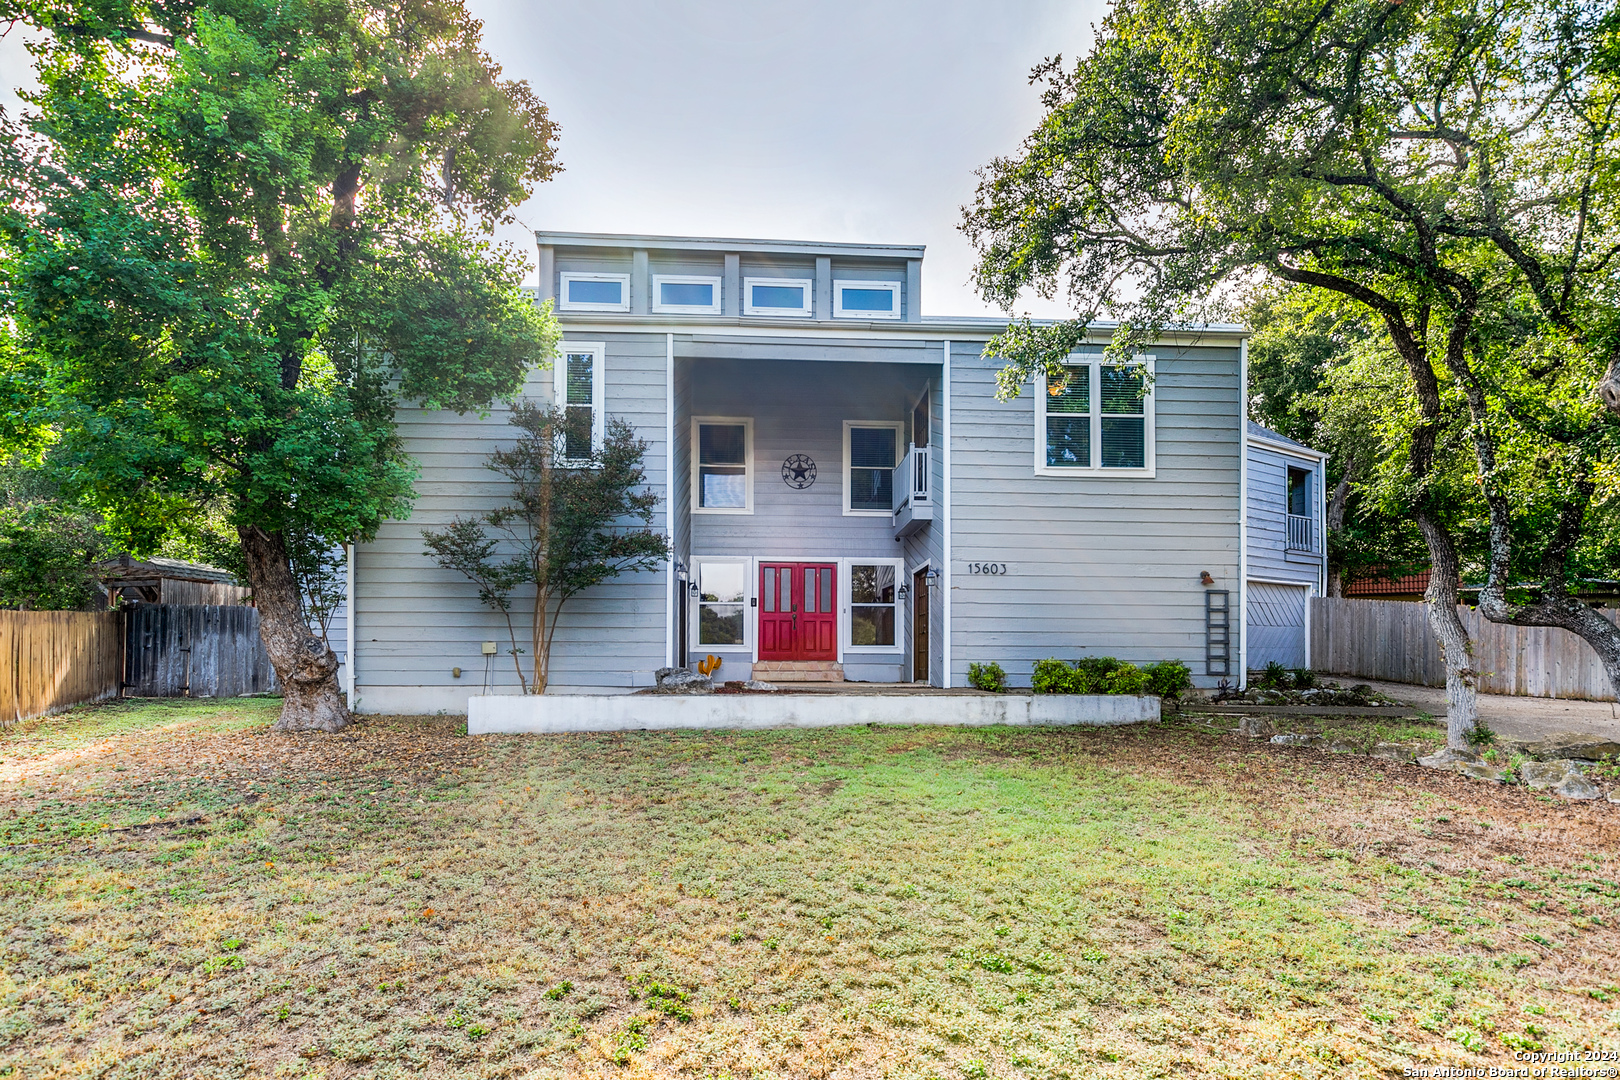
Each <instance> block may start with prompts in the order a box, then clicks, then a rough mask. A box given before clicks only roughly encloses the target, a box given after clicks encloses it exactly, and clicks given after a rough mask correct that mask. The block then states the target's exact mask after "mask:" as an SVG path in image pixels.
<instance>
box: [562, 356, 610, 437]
mask: <svg viewBox="0 0 1620 1080" xmlns="http://www.w3.org/2000/svg"><path fill="white" fill-rule="evenodd" d="M602 352H603V347H602V346H601V345H596V344H591V345H580V344H572V343H569V342H564V343H563V345H562V349H561V355H562V359H561V361H560V362H559V363H558V364H557V366H556V369H555V371H556V395H557V396H556V401H557V405H558V407H559V408H561V409H562V412H563V432H562V444H563V457H564V458H565V459H567V460H569V461H585V460H588V459H589V458H590V456H591V448H592V447H595V446H601V445H602Z"/></svg>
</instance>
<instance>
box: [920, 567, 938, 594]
mask: <svg viewBox="0 0 1620 1080" xmlns="http://www.w3.org/2000/svg"><path fill="white" fill-rule="evenodd" d="M923 584H924V585H927V586H928V587H929V588H930V589H937V588H938V587H939V571H938V570H935V569H934V568H933V567H932V566H930V567H929V568H928V572H927V573H926V574H924V575H923Z"/></svg>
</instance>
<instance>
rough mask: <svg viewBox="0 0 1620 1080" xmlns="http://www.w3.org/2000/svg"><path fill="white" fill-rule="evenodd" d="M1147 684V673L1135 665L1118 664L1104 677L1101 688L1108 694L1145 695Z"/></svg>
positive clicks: (1148, 680)
mask: <svg viewBox="0 0 1620 1080" xmlns="http://www.w3.org/2000/svg"><path fill="white" fill-rule="evenodd" d="M1149 682H1150V679H1149V676H1148V673H1147V672H1145V671H1143V670H1142V669H1141V668H1139V667H1137V666H1136V665H1135V664H1120V665H1119V666H1118V667H1117V668H1115V669H1114V670H1113V671H1110V672H1109V673H1108V674H1107V675H1106V676H1104V679H1103V687H1104V692H1105V693H1109V694H1145V693H1147V692H1148V684H1149Z"/></svg>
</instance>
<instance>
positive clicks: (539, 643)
mask: <svg viewBox="0 0 1620 1080" xmlns="http://www.w3.org/2000/svg"><path fill="white" fill-rule="evenodd" d="M550 603H551V593H550V592H549V591H548V590H546V589H536V590H534V640H533V641H531V642H530V643H529V647H530V648H531V649H533V650H534V652H533V656H534V692H535V693H537V694H543V693H545V692H546V684H547V683H549V682H550V681H551V650H550V648H548V647H547V644H546V607H547V606H548V605H549V604H550Z"/></svg>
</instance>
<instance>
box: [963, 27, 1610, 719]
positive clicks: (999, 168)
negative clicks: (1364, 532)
mask: <svg viewBox="0 0 1620 1080" xmlns="http://www.w3.org/2000/svg"><path fill="white" fill-rule="evenodd" d="M1614 35H1615V26H1614V19H1613V17H1612V15H1610V14H1608V13H1607V12H1606V11H1605V9H1601V8H1597V7H1594V6H1592V5H1586V4H1582V3H1579V2H1572V0H1406V2H1399V0H1397V2H1393V3H1391V2H1387V0H1119V2H1118V3H1117V4H1116V6H1115V7H1114V9H1113V10H1112V12H1111V13H1110V15H1109V16H1108V18H1107V19H1106V20H1105V22H1104V23H1103V25H1102V27H1101V28H1100V30H1099V33H1098V36H1097V41H1096V44H1095V46H1094V48H1093V49H1092V51H1091V53H1090V54H1089V55H1087V56H1086V57H1085V58H1083V59H1082V60H1081V61H1080V62H1078V63H1077V64H1074V65H1073V66H1070V67H1065V66H1064V65H1063V64H1062V62H1061V60H1054V61H1051V62H1049V63H1046V64H1044V65H1042V67H1041V68H1039V69H1038V70H1037V71H1036V73H1035V77H1036V78H1037V79H1038V80H1041V81H1043V82H1044V85H1045V105H1046V109H1047V112H1046V115H1045V117H1044V119H1043V120H1042V121H1041V123H1040V125H1039V127H1038V128H1037V129H1036V130H1035V131H1034V133H1033V134H1031V135H1030V136H1028V138H1027V139H1026V140H1025V142H1024V145H1023V146H1022V147H1021V148H1020V150H1019V152H1018V153H1017V154H1015V155H1013V156H1010V157H1007V158H1003V159H998V160H996V161H994V162H992V163H991V164H990V165H989V166H988V168H987V169H986V170H985V172H984V174H983V177H982V181H981V184H980V187H979V190H978V194H977V198H976V200H975V202H974V203H973V204H972V205H971V206H969V207H968V208H967V209H966V211H965V214H966V220H965V223H964V224H965V228H966V231H967V232H968V234H969V235H970V236H971V237H972V238H973V239H974V241H975V242H976V243H977V245H978V247H979V250H980V256H981V258H980V262H979V265H978V270H977V277H978V282H979V285H980V287H981V288H982V290H983V291H984V293H985V294H986V295H987V296H989V297H991V298H993V299H995V300H998V301H1001V302H1002V303H1003V304H1006V305H1009V306H1010V305H1011V304H1013V303H1014V302H1015V301H1016V298H1017V296H1018V294H1019V292H1020V291H1021V290H1023V289H1025V288H1028V287H1035V288H1037V289H1040V290H1044V291H1045V292H1047V293H1048V294H1050V293H1052V292H1055V291H1056V290H1059V289H1062V290H1064V291H1065V292H1066V293H1067V294H1068V295H1069V296H1070V297H1071V298H1072V299H1073V302H1074V304H1075V306H1076V308H1077V309H1078V312H1079V315H1080V317H1079V318H1076V319H1075V320H1072V321H1069V322H1065V323H1061V324H1059V325H1057V326H1053V327H1037V326H1033V325H1030V324H1028V323H1025V324H1021V325H1019V326H1016V327H1015V328H1014V329H1012V330H1011V331H1009V332H1008V333H1007V334H1006V335H1004V336H1003V337H1002V339H1001V340H1000V341H998V342H996V343H995V347H996V348H998V349H999V350H1000V351H1001V353H1002V354H1003V355H1005V356H1007V357H1008V358H1009V363H1008V366H1007V368H1006V370H1005V371H1004V372H1003V377H1002V389H1003V392H1004V393H1008V394H1015V393H1017V391H1018V387H1019V385H1020V384H1021V383H1022V382H1024V381H1025V380H1027V379H1028V378H1029V377H1030V375H1031V374H1032V373H1034V372H1035V371H1037V370H1040V369H1042V368H1047V369H1050V368H1051V367H1052V366H1053V365H1055V364H1056V362H1057V361H1058V360H1059V359H1060V358H1061V357H1062V356H1063V355H1064V354H1066V353H1067V352H1068V350H1069V349H1070V348H1071V347H1072V346H1073V344H1074V343H1076V342H1077V341H1078V340H1079V339H1080V335H1081V334H1082V333H1083V332H1084V325H1085V323H1086V322H1087V321H1089V320H1090V319H1091V318H1093V317H1095V316H1097V315H1099V314H1101V313H1103V312H1105V311H1112V312H1114V313H1117V314H1118V315H1119V316H1120V317H1121V318H1122V319H1123V321H1124V326H1123V328H1122V331H1121V333H1120V334H1119V335H1118V336H1117V337H1116V340H1115V341H1114V343H1113V345H1112V346H1111V348H1112V349H1113V350H1114V351H1115V352H1116V354H1121V355H1124V354H1128V352H1129V351H1130V350H1132V349H1134V348H1136V347H1138V346H1139V345H1140V344H1141V343H1142V341H1143V340H1144V339H1147V338H1151V337H1152V336H1153V335H1155V334H1157V333H1159V332H1160V331H1161V330H1162V329H1164V328H1165V327H1166V326H1168V325H1171V324H1173V323H1177V322H1180V321H1186V320H1189V319H1197V318H1199V317H1204V316H1207V315H1208V314H1210V313H1211V311H1212V310H1219V303H1218V302H1219V301H1220V300H1221V299H1222V297H1223V296H1229V295H1230V289H1231V287H1232V285H1233V284H1234V283H1236V282H1243V281H1252V280H1253V279H1255V278H1256V277H1257V276H1263V275H1269V276H1271V277H1272V278H1274V279H1277V280H1280V281H1282V282H1287V283H1292V284H1294V285H1298V286H1302V287H1305V288H1307V289H1313V290H1321V291H1324V292H1326V293H1331V294H1333V295H1335V296H1337V297H1339V298H1341V299H1342V300H1343V301H1344V302H1346V303H1349V304H1352V305H1356V306H1358V307H1359V308H1360V309H1361V310H1362V311H1364V312H1365V313H1366V314H1367V315H1369V316H1370V317H1372V318H1374V319H1376V320H1377V321H1378V322H1379V323H1380V324H1382V328H1383V330H1384V332H1385V333H1386V334H1387V335H1388V339H1389V343H1390V346H1391V349H1392V355H1393V357H1394V358H1395V363H1396V365H1397V367H1398V368H1402V369H1404V372H1405V390H1406V393H1407V394H1408V395H1409V401H1410V406H1411V413H1410V419H1409V422H1408V423H1407V425H1406V427H1405V430H1404V431H1403V432H1402V433H1401V434H1402V437H1401V439H1400V445H1399V446H1398V448H1397V449H1398V451H1399V453H1400V454H1401V455H1402V458H1403V466H1404V476H1403V484H1404V495H1403V501H1404V503H1405V506H1406V507H1407V508H1408V509H1409V512H1410V513H1411V515H1412V516H1413V518H1414V520H1415V521H1416V522H1417V525H1418V527H1419V528H1420V529H1421V531H1422V533H1423V536H1424V539H1425V540H1426V542H1427V546H1428V549H1429V558H1430V563H1431V565H1432V568H1433V573H1432V575H1431V578H1430V581H1431V584H1430V588H1429V593H1428V600H1429V605H1430V621H1431V624H1432V625H1433V627H1434V629H1435V632H1436V634H1437V636H1438V637H1439V639H1440V642H1441V644H1442V647H1443V649H1444V652H1445V658H1446V664H1447V691H1448V702H1449V706H1450V707H1449V710H1448V711H1449V728H1450V738H1451V741H1452V743H1453V745H1458V746H1460V745H1462V744H1463V741H1464V735H1465V733H1466V731H1467V729H1469V728H1470V727H1472V726H1473V724H1474V722H1475V719H1476V711H1475V688H1476V672H1475V671H1474V668H1473V662H1472V650H1471V644H1470V642H1469V640H1468V637H1467V634H1466V632H1465V631H1464V629H1463V626H1462V623H1461V621H1460V619H1459V618H1458V617H1457V612H1456V603H1457V586H1458V575H1459V570H1460V564H1459V559H1458V553H1457V546H1456V544H1455V542H1454V539H1453V536H1452V534H1451V524H1452V523H1451V522H1450V521H1448V519H1447V499H1446V498H1445V497H1444V495H1443V494H1442V492H1441V491H1440V485H1438V483H1437V481H1438V478H1439V477H1440V476H1441V475H1442V474H1443V473H1444V472H1445V471H1446V470H1445V468H1444V463H1443V462H1442V460H1441V459H1442V458H1443V456H1444V455H1446V454H1448V453H1450V452H1452V450H1453V449H1454V447H1453V446H1452V445H1451V444H1449V443H1448V442H1447V438H1446V436H1447V433H1448V432H1457V433H1460V434H1461V436H1462V438H1463V440H1464V441H1463V443H1462V447H1463V452H1464V453H1469V452H1470V451H1471V452H1472V454H1473V456H1474V458H1475V463H1474V473H1475V480H1476V482H1477V483H1478V484H1479V486H1480V488H1481V492H1482V495H1483V498H1484V500H1485V503H1486V504H1487V506H1488V509H1489V516H1490V554H1489V558H1488V567H1487V570H1488V574H1489V576H1488V579H1487V583H1486V586H1485V588H1484V591H1483V593H1482V595H1481V600H1480V607H1481V610H1482V611H1484V612H1485V614H1486V615H1487V616H1488V617H1490V618H1492V619H1496V620H1498V621H1505V622H1517V623H1527V624H1532V625H1551V626H1561V627H1564V628H1566V629H1569V630H1572V631H1574V632H1576V633H1579V634H1581V635H1582V636H1583V637H1585V638H1586V639H1587V640H1588V641H1589V642H1591V643H1592V645H1593V646H1594V648H1595V649H1596V650H1597V652H1598V655H1599V656H1600V657H1601V658H1602V659H1603V662H1604V664H1605V665H1606V667H1607V669H1608V671H1609V673H1610V677H1611V679H1613V680H1614V681H1615V683H1616V685H1617V686H1620V631H1616V629H1615V627H1614V626H1613V624H1611V623H1609V622H1608V621H1607V620H1606V619H1604V618H1602V617H1601V616H1600V615H1598V614H1597V613H1596V612H1595V611H1593V610H1592V609H1591V608H1590V607H1588V606H1587V605H1586V604H1584V603H1582V602H1580V601H1579V600H1578V599H1575V598H1574V597H1573V596H1571V595H1570V584H1571V576H1572V573H1573V571H1572V564H1571V558H1570V555H1571V552H1572V551H1573V550H1574V549H1575V548H1576V547H1577V546H1578V545H1579V544H1580V543H1581V542H1582V538H1583V537H1584V536H1585V534H1586V532H1587V530H1588V527H1589V525H1590V523H1591V518H1592V515H1593V514H1594V513H1604V512H1606V508H1605V500H1606V498H1607V495H1608V492H1607V490H1606V489H1605V486H1604V485H1605V483H1608V484H1610V485H1612V480H1607V481H1606V479H1605V477H1612V475H1613V471H1614V463H1615V462H1616V461H1617V455H1616V436H1617V429H1620V425H1617V422H1616V412H1617V411H1620V377H1617V372H1620V367H1617V365H1620V309H1617V307H1616V303H1615V301H1616V290H1615V284H1616V270H1617V265H1620V264H1617V259H1616V256H1617V254H1620V220H1617V211H1620V199H1617V195H1620V188H1617V181H1620V154H1617V150H1620V143H1617V140H1616V138H1615V126H1614V121H1615V109H1616V105H1617V103H1620V96H1617V93H1616V90H1617V85H1616V80H1615V63H1614V49H1613V39H1614ZM1223 290H1225V291H1223ZM1212 298H1213V299H1212ZM1606 405H1607V407H1606ZM1520 571H1522V572H1523V573H1527V574H1528V575H1529V577H1530V581H1531V582H1532V583H1533V584H1535V585H1536V586H1537V588H1536V591H1535V592H1534V594H1526V595H1521V596H1516V597H1515V596H1513V595H1512V594H1511V593H1510V591H1509V590H1510V587H1512V586H1514V585H1517V584H1525V583H1526V581H1525V580H1524V578H1523V576H1522V574H1521V573H1520Z"/></svg>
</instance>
